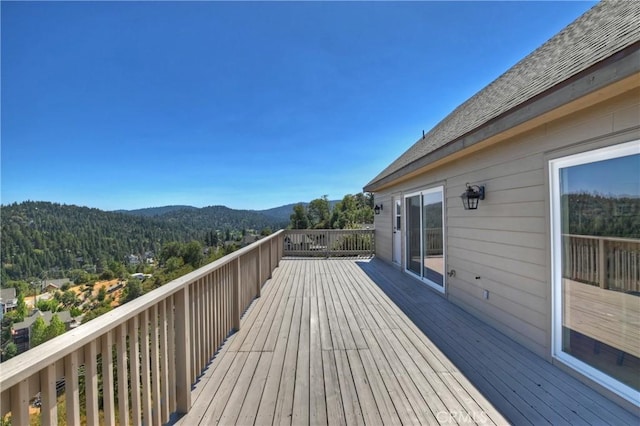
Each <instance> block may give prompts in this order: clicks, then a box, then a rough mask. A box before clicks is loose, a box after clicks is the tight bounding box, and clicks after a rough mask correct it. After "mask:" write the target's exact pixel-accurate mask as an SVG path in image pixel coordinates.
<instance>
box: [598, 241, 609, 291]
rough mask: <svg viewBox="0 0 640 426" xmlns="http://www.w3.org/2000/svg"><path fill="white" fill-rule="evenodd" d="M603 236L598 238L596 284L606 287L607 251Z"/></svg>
mask: <svg viewBox="0 0 640 426" xmlns="http://www.w3.org/2000/svg"><path fill="white" fill-rule="evenodd" d="M605 247H606V246H605V242H604V238H598V284H600V288H603V289H606V288H607V253H606V252H605Z"/></svg>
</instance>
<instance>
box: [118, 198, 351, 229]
mask: <svg viewBox="0 0 640 426" xmlns="http://www.w3.org/2000/svg"><path fill="white" fill-rule="evenodd" d="M338 201H339V200H332V201H329V205H330V206H331V208H333V207H334V206H335V205H336V203H338ZM298 204H302V205H304V206H305V207H306V206H308V205H309V203H308V202H299V203H291V204H285V205H283V206H279V207H273V208H270V209H264V210H236V209H232V208H230V207H227V206H208V207H193V206H183V205H175V206H160V207H148V208H144V209H135V210H116V211H115V212H116V213H124V214H130V215H134V216H144V217H164V216H167V217H170V216H175V215H176V214H177V213H176V212H185V214H194V215H198V213H197V212H198V211H200V212H201V214H200V215H202V214H205V215H206V214H209V213H213V214H216V213H221V212H224V213H225V214H231V212H242V214H249V213H251V212H253V213H257V214H260V215H264V216H266V217H268V218H270V219H272V220H275V221H278V222H282V223H283V224H285V223H288V222H289V217H290V216H291V213H293V207H294V206H296V205H298ZM186 212H189V213H186ZM284 226H286V225H284Z"/></svg>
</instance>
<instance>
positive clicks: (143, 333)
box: [140, 309, 151, 425]
mask: <svg viewBox="0 0 640 426" xmlns="http://www.w3.org/2000/svg"><path fill="white" fill-rule="evenodd" d="M140 353H141V355H142V357H141V362H140V367H141V372H140V378H141V381H142V421H143V422H144V424H145V425H148V424H151V366H150V361H151V351H150V345H149V310H147V309H145V310H144V311H142V313H141V314H140Z"/></svg>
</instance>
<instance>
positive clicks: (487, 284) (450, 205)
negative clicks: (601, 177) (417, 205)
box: [376, 91, 640, 357]
mask: <svg viewBox="0 0 640 426" xmlns="http://www.w3.org/2000/svg"><path fill="white" fill-rule="evenodd" d="M638 96H639V93H638V92H637V91H635V92H633V93H630V94H627V95H624V96H620V97H618V98H616V99H613V100H610V101H607V102H606V103H603V104H602V105H599V106H596V107H591V108H589V109H587V110H584V111H582V112H581V113H579V114H574V115H573V116H570V117H565V118H563V119H560V120H557V121H555V122H552V123H549V124H547V125H545V126H543V127H540V128H537V129H534V130H531V131H529V132H527V133H524V134H521V135H519V136H517V137H514V138H511V139H509V140H507V141H504V142H502V143H500V144H497V145H493V146H491V147H488V148H485V149H483V150H480V151H478V152H475V153H473V154H471V155H469V156H467V157H464V158H462V159H459V160H456V161H453V162H451V163H449V164H447V165H444V166H442V167H439V168H437V169H434V170H431V171H428V172H426V173H425V174H424V175H422V176H419V177H417V178H414V179H411V180H410V181H407V182H404V183H402V184H400V185H398V186H396V187H393V188H390V189H388V190H386V191H385V192H382V193H376V200H380V199H384V200H385V208H386V207H387V205H388V206H389V207H391V194H395V193H398V192H402V193H404V194H407V193H410V192H412V191H416V190H420V189H424V188H428V187H432V186H437V185H442V184H443V183H444V187H445V198H446V201H445V208H446V218H445V221H446V242H447V243H446V255H447V259H446V262H447V264H446V265H445V268H446V270H447V271H451V270H455V271H456V274H455V276H454V277H451V278H448V277H445V279H446V280H447V284H448V286H447V293H448V297H449V299H450V300H451V301H452V302H454V303H456V304H459V305H461V306H462V307H464V308H465V309H466V310H468V311H469V312H471V313H472V314H474V315H476V316H478V317H480V318H481V319H483V320H484V321H486V322H488V323H490V324H491V325H493V326H495V327H496V328H498V329H499V330H500V331H502V332H503V333H505V334H507V335H508V336H510V337H512V338H513V339H515V340H516V341H518V342H520V343H521V344H523V345H525V346H526V347H528V348H529V349H531V350H533V351H534V352H535V353H537V354H539V355H541V356H545V357H548V356H550V347H549V345H550V340H551V336H550V333H551V332H550V324H551V300H550V297H551V296H550V295H551V283H550V278H549V277H550V257H551V255H550V251H549V243H548V241H549V238H550V237H549V229H548V228H549V225H548V223H549V222H548V220H549V219H548V208H549V207H548V202H549V200H548V199H549V188H548V186H547V184H546V179H545V175H546V173H547V169H546V161H547V160H548V158H549V155H550V153H553V152H554V151H557V150H560V149H563V148H565V147H569V146H576V145H578V146H580V145H583V146H584V147H585V148H584V149H591V146H590V144H591V143H595V144H600V145H602V144H603V142H602V140H603V139H604V138H606V137H608V136H611V134H612V133H613V132H619V131H624V130H629V128H633V127H634V126H635V128H636V129H637V128H638V126H639V125H640V123H639V122H638V121H639V120H638V117H639V116H640V115H639V114H640V109H639V107H638ZM637 133H638V132H637V131H636V134H637ZM635 137H636V138H637V137H638V136H635ZM598 138H600V141H598ZM629 138H634V136H633V134H632V135H631V136H626V139H627V140H632V139H629ZM605 144H606V143H605ZM467 182H469V183H471V184H478V185H484V186H485V189H486V199H485V200H483V201H480V205H479V207H478V209H477V210H475V211H467V210H464V209H463V207H462V203H461V201H460V194H461V193H462V192H463V191H464V189H465V184H466V183H467ZM390 210H391V209H389V211H388V210H385V211H384V213H385V216H382V214H381V215H379V216H377V217H376V228H377V229H378V232H377V234H376V239H377V250H378V254H379V255H383V258H384V259H385V260H390V259H391V247H392V244H391V236H392V230H391V223H392V222H391V216H390V214H391V211H390ZM379 219H382V220H379ZM381 222H383V223H381ZM476 277H479V278H476ZM483 290H488V291H489V299H488V300H485V299H484V298H483Z"/></svg>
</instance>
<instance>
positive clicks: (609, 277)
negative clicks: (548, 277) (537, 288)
mask: <svg viewBox="0 0 640 426" xmlns="http://www.w3.org/2000/svg"><path fill="white" fill-rule="evenodd" d="M558 171H559V176H558V177H559V192H558V196H559V198H560V199H559V200H556V202H558V201H559V203H560V221H561V233H562V235H561V240H560V241H561V242H560V244H561V249H560V254H561V268H560V269H561V273H562V278H561V281H562V282H561V283H560V285H561V300H562V306H561V320H562V336H561V350H562V351H563V352H564V353H566V354H569V355H570V356H572V357H574V358H577V359H579V360H580V361H582V362H584V363H586V364H588V365H589V366H591V367H593V368H595V369H597V370H599V371H601V372H602V373H605V374H606V375H608V376H610V377H613V378H614V379H616V380H618V381H619V382H621V383H624V384H625V385H627V386H629V387H631V388H633V389H635V390H640V154H634V155H627V156H622V157H617V158H611V159H607V160H602V161H592V162H589V163H585V164H576V165H572V166H568V167H564V168H560V169H559V170H558Z"/></svg>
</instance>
